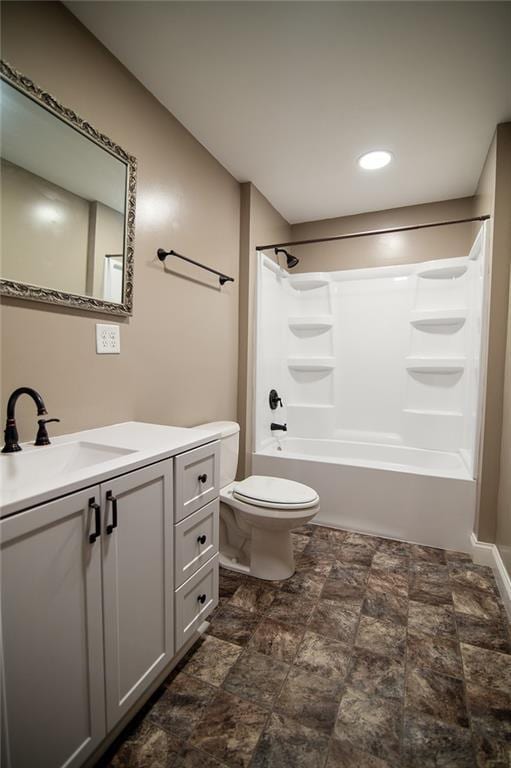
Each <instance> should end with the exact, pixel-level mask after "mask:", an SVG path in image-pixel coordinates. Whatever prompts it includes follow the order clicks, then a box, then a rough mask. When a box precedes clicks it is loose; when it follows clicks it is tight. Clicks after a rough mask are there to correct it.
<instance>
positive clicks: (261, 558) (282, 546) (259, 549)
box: [250, 527, 295, 581]
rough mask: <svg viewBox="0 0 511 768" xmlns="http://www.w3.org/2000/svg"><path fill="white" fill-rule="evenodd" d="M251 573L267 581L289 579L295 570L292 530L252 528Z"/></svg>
mask: <svg viewBox="0 0 511 768" xmlns="http://www.w3.org/2000/svg"><path fill="white" fill-rule="evenodd" d="M250 544H251V546H250V573H251V575H252V576H255V577H256V578H258V579H265V580H266V581H282V580H283V579H289V578H290V577H291V576H292V575H293V573H294V572H295V558H294V555H293V543H292V539H291V531H275V530H268V529H265V528H256V527H254V528H252V537H251V541H250Z"/></svg>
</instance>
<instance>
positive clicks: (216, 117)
mask: <svg viewBox="0 0 511 768" xmlns="http://www.w3.org/2000/svg"><path fill="white" fill-rule="evenodd" d="M66 5H67V6H68V8H69V9H70V10H71V11H72V12H73V13H74V14H75V15H76V16H77V17H78V18H79V19H80V20H81V21H82V22H83V23H84V24H85V26H87V27H88V28H89V29H90V30H91V31H92V32H93V34H94V35H96V37H97V38H99V40H101V42H102V43H104V45H106V46H107V47H108V48H109V49H110V50H111V51H112V52H113V53H114V54H115V56H117V58H118V59H120V61H121V62H122V63H123V64H124V65H125V66H126V67H127V68H128V69H129V70H130V71H131V72H132V73H133V74H134V75H135V76H136V77H137V78H138V79H139V80H140V81H141V82H142V83H143V84H144V85H145V86H146V87H147V88H148V89H149V90H150V91H151V92H152V93H153V94H154V95H155V96H156V97H157V98H158V99H159V100H160V101H161V102H162V104H164V105H165V106H166V107H167V108H168V109H169V110H170V111H171V112H172V113H173V114H174V115H175V116H176V117H177V118H178V119H179V120H180V121H181V122H182V123H183V124H184V125H185V126H186V128H188V129H189V131H190V132H191V133H192V134H193V135H194V136H195V137H196V138H197V139H198V140H199V141H200V142H201V143H202V144H203V145H204V146H205V147H207V149H209V150H210V152H211V153H212V154H213V155H214V156H215V157H216V158H217V159H218V160H219V161H220V162H221V163H222V164H223V165H224V166H225V167H226V168H227V169H228V170H229V171H230V172H231V173H232V174H233V175H234V176H235V177H236V178H237V179H238V180H239V181H252V182H253V183H254V184H255V185H256V186H257V187H258V188H259V189H260V191H261V192H262V193H263V194H264V195H265V196H266V197H267V198H268V199H269V200H270V202H271V203H272V204H273V205H274V206H275V207H276V208H277V209H278V210H279V211H280V212H281V213H282V214H283V215H284V216H285V217H286V218H287V219H288V221H290V222H291V223H295V222H299V221H306V220H312V219H322V218H328V217H333V216H342V215H347V214H352V213H361V212H365V211H371V210H381V209H385V208H393V207H398V206H402V205H412V204H417V203H424V202H429V201H433V200H445V199H449V198H455V197H464V196H467V195H471V194H473V192H474V190H475V187H476V184H477V180H478V177H479V173H480V171H481V167H482V164H483V162H484V158H485V155H486V151H487V149H488V145H489V143H490V141H491V138H492V135H493V132H494V130H495V126H496V124H497V123H499V122H503V121H506V120H511V85H510V80H511V45H510V43H509V40H510V38H511V2H495V3H493V2H429V3H422V2H395V3H388V2H165V1H163V2H151V1H144V2H137V0H135V1H130V2H125V1H123V0H121V1H119V0H117V1H115V2H110V1H109V0H106V1H105V0H104V1H103V2H67V3H66ZM379 148H384V149H388V150H390V151H391V152H393V154H394V157H395V160H394V162H393V163H392V164H391V165H390V166H388V167H387V168H385V169H383V170H380V171H376V172H367V171H366V172H364V171H362V170H360V169H359V168H358V166H357V163H356V160H357V158H358V157H359V156H360V155H361V154H362V153H364V152H366V151H368V150H371V149H379Z"/></svg>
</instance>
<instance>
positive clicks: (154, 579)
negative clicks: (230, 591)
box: [101, 459, 174, 730]
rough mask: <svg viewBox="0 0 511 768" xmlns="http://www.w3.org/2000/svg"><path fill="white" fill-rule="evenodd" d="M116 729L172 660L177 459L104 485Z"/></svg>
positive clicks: (111, 702) (111, 709)
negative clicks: (175, 472) (173, 465)
mask: <svg viewBox="0 0 511 768" xmlns="http://www.w3.org/2000/svg"><path fill="white" fill-rule="evenodd" d="M101 497H102V508H103V513H104V526H105V531H106V532H105V535H104V536H103V538H102V547H103V604H104V623H105V674H106V701H107V724H108V729H109V730H110V729H111V728H113V726H114V725H115V724H116V723H117V721H118V720H119V718H120V717H122V716H123V715H124V714H125V713H126V712H127V711H128V709H129V708H130V707H131V706H132V705H133V704H134V703H135V701H136V700H137V699H138V698H139V696H140V695H141V694H142V693H143V692H144V690H145V688H146V687H147V686H148V685H149V684H150V683H151V682H152V681H153V680H154V679H155V678H156V677H157V676H158V674H159V673H160V672H161V671H162V670H163V669H164V667H165V666H166V665H167V664H168V663H169V662H170V660H171V659H172V656H173V599H174V585H173V573H172V536H173V525H172V459H167V460H166V461H161V462H158V463H157V464H153V465H151V466H149V467H144V468H143V469H140V470H138V471H136V472H131V473H130V474H128V475H123V476H122V477H118V478H116V479H115V480H112V481H110V482H107V483H103V484H102V486H101Z"/></svg>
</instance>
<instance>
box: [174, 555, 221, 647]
mask: <svg viewBox="0 0 511 768" xmlns="http://www.w3.org/2000/svg"><path fill="white" fill-rule="evenodd" d="M216 605H218V555H215V556H214V557H212V558H211V560H209V561H208V562H207V563H206V564H205V565H203V566H202V568H201V569H200V570H199V571H197V573H196V574H194V575H193V576H192V577H191V578H190V579H188V581H185V583H184V584H183V585H182V586H180V587H179V589H178V590H176V651H178V650H179V648H181V647H182V646H183V645H184V644H185V643H186V641H187V640H189V639H190V637H192V635H193V633H194V632H195V630H196V628H197V627H198V626H199V624H201V623H202V622H203V621H204V619H205V618H206V616H208V614H209V613H211V611H212V610H213V608H215V606H216Z"/></svg>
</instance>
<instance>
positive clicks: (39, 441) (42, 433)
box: [2, 387, 59, 453]
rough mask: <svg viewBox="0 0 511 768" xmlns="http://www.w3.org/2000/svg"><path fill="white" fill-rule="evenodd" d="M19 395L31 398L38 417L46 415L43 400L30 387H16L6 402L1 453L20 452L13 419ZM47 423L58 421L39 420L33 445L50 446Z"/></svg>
mask: <svg viewBox="0 0 511 768" xmlns="http://www.w3.org/2000/svg"><path fill="white" fill-rule="evenodd" d="M20 395H29V396H30V397H31V398H32V400H33V401H34V403H35V404H36V408H37V415H38V416H45V415H46V414H47V413H48V411H47V410H46V406H45V404H44V400H43V398H42V397H41V395H40V394H39V392H36V390H35V389H32V388H31V387H18V389H15V390H14V392H13V393H12V395H11V396H10V398H9V400H8V402H7V421H6V424H5V432H4V436H5V445H4V447H3V448H2V453H15V452H16V451H21V446H20V444H19V442H18V440H19V436H18V430H17V428H16V419H15V418H14V411H15V409H16V403H17V402H18V397H19V396H20ZM49 421H59V419H39V421H38V424H39V429H38V431H37V437H36V441H35V445H49V444H50V441H49V439H48V433H47V431H46V424H47V423H48V422H49Z"/></svg>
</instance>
